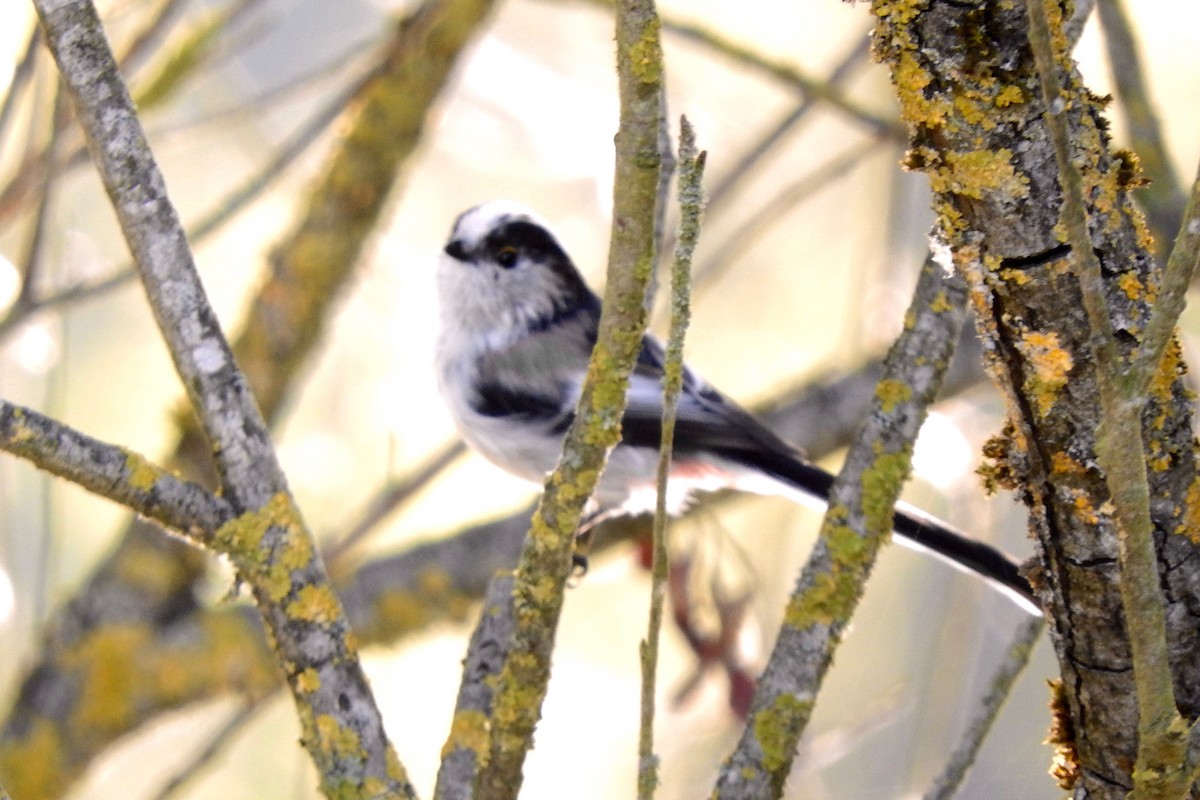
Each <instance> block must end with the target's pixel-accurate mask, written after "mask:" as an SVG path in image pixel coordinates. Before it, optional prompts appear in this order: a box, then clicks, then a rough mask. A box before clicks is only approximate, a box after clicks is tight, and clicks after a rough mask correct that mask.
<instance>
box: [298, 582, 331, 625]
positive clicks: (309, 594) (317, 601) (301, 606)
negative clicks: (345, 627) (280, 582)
mask: <svg viewBox="0 0 1200 800" xmlns="http://www.w3.org/2000/svg"><path fill="white" fill-rule="evenodd" d="M287 613H288V616H290V617H292V618H293V619H301V620H304V621H305V622H317V623H320V624H322V625H328V624H329V623H330V622H332V621H333V620H335V619H337V618H338V617H340V616H341V605H340V604H339V603H338V599H337V595H335V594H334V593H333V590H331V589H330V588H329V587H328V586H312V585H309V586H302V587H301V588H300V590H299V591H298V592H296V597H295V599H293V600H292V601H291V602H290V603H288V605H287Z"/></svg>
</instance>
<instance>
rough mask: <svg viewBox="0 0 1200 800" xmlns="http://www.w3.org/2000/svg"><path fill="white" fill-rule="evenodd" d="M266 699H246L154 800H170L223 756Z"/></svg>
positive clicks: (168, 781) (172, 777) (178, 770)
mask: <svg viewBox="0 0 1200 800" xmlns="http://www.w3.org/2000/svg"><path fill="white" fill-rule="evenodd" d="M265 699H266V698H265V697H247V698H245V699H244V700H243V702H242V704H241V705H240V706H238V707H237V709H236V710H234V712H233V713H232V714H230V715H229V718H228V719H227V720H225V724H224V725H222V726H221V727H220V728H218V729H217V730H215V731H213V732H212V733H211V734H209V736H208V742H207V744H205V746H204V747H203V748H201V749H200V751H199V752H197V753H196V754H195V755H193V756H192V758H191V760H190V761H188V763H187V764H184V765H183V766H182V767H180V768H179V769H177V770H176V771H175V774H174V775H172V776H171V777H170V779H168V780H167V782H166V783H164V784H163V787H162V788H161V789H159V791H158V794H156V795H154V797H153V800H168V798H170V797H171V795H173V794H175V793H176V792H178V791H179V790H180V789H182V788H184V786H185V785H186V784H187V782H188V781H190V780H191V779H192V778H194V777H195V776H196V774H197V773H199V772H200V770H202V769H204V768H205V767H207V766H208V765H209V764H211V763H212V762H213V759H215V758H216V757H217V756H219V755H221V753H222V751H224V750H225V749H227V748H228V747H229V745H230V742H231V741H232V740H233V737H234V735H235V734H237V733H238V732H239V731H241V730H242V729H243V728H245V727H246V725H247V724H249V723H250V722H251V721H252V720H253V719H254V715H255V714H257V713H258V712H259V711H261V710H262V707H263V705H264V700H265Z"/></svg>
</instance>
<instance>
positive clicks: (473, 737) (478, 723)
mask: <svg viewBox="0 0 1200 800" xmlns="http://www.w3.org/2000/svg"><path fill="white" fill-rule="evenodd" d="M490 734H491V720H489V719H488V717H487V714H484V713H483V712H482V711H473V710H464V711H459V712H458V713H456V714H455V715H454V719H452V720H451V722H450V735H449V736H448V737H447V738H446V744H445V745H444V746H443V747H442V758H443V759H444V758H446V756H448V755H450V753H451V752H452V751H454V750H458V749H461V750H470V751H471V752H472V753H474V754H475V763H476V766H478V767H483V766H486V765H487V762H488V753H489V750H488V743H489V736H490Z"/></svg>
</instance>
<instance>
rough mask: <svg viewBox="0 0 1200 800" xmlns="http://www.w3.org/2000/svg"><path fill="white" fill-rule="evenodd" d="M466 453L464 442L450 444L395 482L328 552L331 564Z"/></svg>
mask: <svg viewBox="0 0 1200 800" xmlns="http://www.w3.org/2000/svg"><path fill="white" fill-rule="evenodd" d="M465 452H466V446H465V445H464V444H463V443H462V441H461V440H458V441H454V442H450V443H449V444H447V445H445V446H444V447H442V448H441V449H440V450H438V451H436V452H435V453H433V455H431V456H429V457H427V458H426V459H425V460H424V461H423V462H422V463H420V464H418V465H417V466H416V467H415V468H414V469H413V470H412V471H411V472H409V473H408V474H407V475H405V476H404V477H403V478H402V479H400V480H396V481H391V482H390V483H388V485H386V486H384V487H382V488H381V489H380V490H379V491H378V492H376V493H375V495H374V497H372V498H371V499H370V500H368V501H367V506H366V508H364V509H363V510H362V511H360V512H359V515H358V518H357V519H356V520H355V521H354V522H353V523H352V524H351V525H350V526H349V527H348V528H347V530H346V532H345V533H344V534H343V535H342V536H340V537H339V538H338V540H337V541H336V542H334V543H333V545H332V546H330V547H328V548H326V549H325V558H326V560H327V561H329V562H330V564H333V563H335V562H337V561H338V560H339V559H340V558H342V557H343V556H344V555H345V554H346V553H347V552H349V551H350V550H351V549H352V548H353V547H354V545H356V544H358V543H359V541H361V540H362V539H363V537H365V536H367V535H368V534H370V532H371V531H372V530H374V529H375V527H376V526H377V525H379V523H380V522H382V521H383V520H384V518H386V517H387V516H388V515H389V514H391V513H392V512H393V511H395V510H396V508H397V507H399V506H401V505H403V504H404V503H405V502H407V501H408V499H409V498H411V497H412V496H413V495H415V494H416V493H417V492H419V491H421V489H423V488H424V487H425V486H427V485H428V484H429V482H430V481H432V480H433V479H434V478H436V477H437V476H438V475H440V474H442V472H444V471H445V470H446V468H447V467H449V466H450V465H451V464H453V463H454V462H455V461H456V460H457V459H458V457H459V456H461V455H462V454H463V453H465Z"/></svg>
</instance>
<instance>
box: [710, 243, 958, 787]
mask: <svg viewBox="0 0 1200 800" xmlns="http://www.w3.org/2000/svg"><path fill="white" fill-rule="evenodd" d="M965 315H966V289H965V286H964V285H963V283H962V280H961V279H960V278H957V277H954V276H952V277H946V276H945V275H944V273H943V269H942V267H940V266H938V265H937V264H935V263H934V260H933V259H932V258H929V259H927V260H926V262H925V265H924V268H923V269H922V271H921V276H920V279H919V280H918V283H917V287H916V290H915V292H914V295H913V301H912V305H911V306H910V307H909V311H908V314H907V315H906V325H905V329H904V332H903V333H901V335H900V337H899V338H898V339H897V340H896V342H895V343H894V344H893V345H892V349H891V351H890V352H889V353H888V357H887V358H886V359H885V361H884V376H883V378H882V380H880V382H879V384H878V386H877V387H876V389H875V401H874V404H873V408H872V412H871V416H870V417H869V418H868V419H867V421H866V423H865V424H864V427H863V429H862V431H861V432H860V434H859V436H858V437H857V438H856V440H855V442H854V444H853V445H852V446H851V448H850V452H849V453H848V454H847V456H846V463H845V464H844V465H843V467H842V471H841V473H840V474H839V475H838V477H837V479H836V480H835V482H834V484H833V488H832V490H831V492H830V497H829V510H828V511H827V512H826V514H825V519H824V522H823V523H822V525H821V531H820V534H819V536H818V539H817V544H816V546H815V547H814V548H813V553H812V555H811V556H810V558H809V560H808V563H807V564H806V565H805V567H804V571H803V573H802V574H801V576H800V579H799V581H798V582H797V584H796V588H795V590H794V591H793V592H792V595H791V598H790V599H789V601H788V605H787V610H786V612H785V616H784V622H783V626H782V628H781V629H780V632H779V638H778V639H777V640H776V643H775V647H774V649H773V650H772V652H771V656H770V659H769V660H768V662H767V667H766V669H765V670H764V672H763V675H762V678H761V679H760V681H759V684H758V687H757V689H756V691H755V694H754V701H753V703H752V705H751V712H750V717H749V719H748V720H747V723H746V727H745V729H744V730H743V731H742V735H741V738H740V739H739V741H738V744H737V748H736V749H735V750H734V752H733V753H732V754H731V755H730V757H729V758H728V759H727V760H726V761H725V763H724V764H723V765H722V767H721V772H720V776H719V777H718V779H717V786H716V789H715V791H714V793H713V797H714V798H722V799H723V800H732V799H733V798H746V799H747V800H748V799H749V798H764V797H779V796H780V794H781V793H782V792H783V785H784V782H785V781H786V780H787V776H788V774H789V773H790V772H791V766H792V761H793V759H794V758H795V753H796V745H797V743H798V742H799V740H800V735H801V734H802V733H803V731H804V729H805V727H806V726H807V724H808V720H809V718H810V717H811V715H812V710H813V706H814V703H815V700H816V696H817V692H818V691H819V689H820V687H821V683H822V681H823V680H824V677H825V673H826V671H827V669H828V668H829V664H830V663H831V662H832V660H833V651H834V650H835V649H836V647H837V644H838V642H839V641H840V639H841V635H842V632H843V631H844V630H845V627H846V625H847V624H849V621H850V618H851V616H852V614H853V612H854V609H855V608H856V607H857V605H858V600H859V598H860V597H861V596H862V592H863V587H864V585H865V582H866V579H867V577H868V575H869V574H870V570H871V567H872V566H873V565H874V563H875V556H876V554H877V553H878V550H879V547H880V546H881V545H882V544H883V543H884V542H885V541H887V538H888V536H889V535H890V534H891V530H892V509H893V507H894V506H895V503H896V500H897V498H898V496H899V493H900V489H901V486H902V484H903V482H904V480H905V479H906V478H907V477H908V474H909V471H910V468H911V457H912V445H913V442H914V441H916V438H917V433H918V432H919V431H920V427H921V423H922V422H923V421H924V419H925V414H926V412H927V410H928V407H929V405H930V404H931V403H932V402H933V400H934V398H935V396H936V395H937V392H938V389H939V388H940V386H941V381H942V376H943V375H944V373H945V371H946V369H947V367H948V366H949V363H950V358H951V356H952V355H953V352H954V346H955V344H956V343H957V341H958V334H959V330H960V329H961V327H962V323H963V319H964V317H965Z"/></svg>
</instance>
